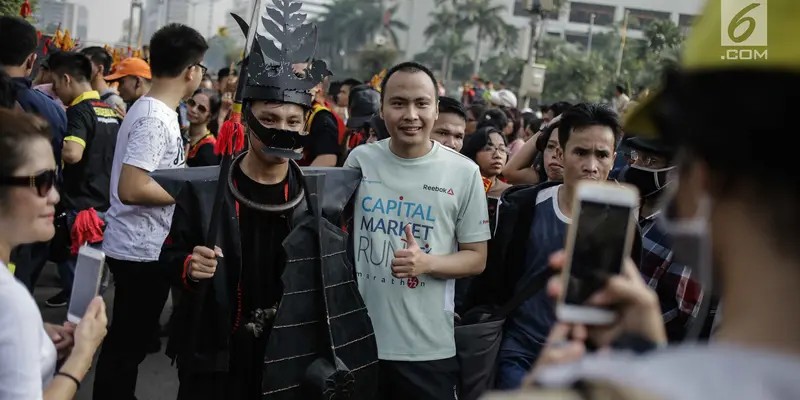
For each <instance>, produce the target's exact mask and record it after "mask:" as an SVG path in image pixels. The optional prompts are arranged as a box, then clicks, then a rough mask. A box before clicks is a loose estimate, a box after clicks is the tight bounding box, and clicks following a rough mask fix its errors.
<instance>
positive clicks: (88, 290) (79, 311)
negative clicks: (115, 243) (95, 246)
mask: <svg viewBox="0 0 800 400" xmlns="http://www.w3.org/2000/svg"><path fill="white" fill-rule="evenodd" d="M104 262H105V260H103V259H97V258H93V257H89V256H88V255H86V254H84V253H83V252H79V253H78V261H77V264H76V265H75V280H74V281H73V282H72V295H71V297H70V300H69V311H68V314H69V315H71V316H74V317H76V318H83V315H84V314H86V309H87V308H89V303H91V302H92V299H94V298H95V297H96V296H97V293H98V290H99V289H100V274H101V273H102V271H103V263H104Z"/></svg>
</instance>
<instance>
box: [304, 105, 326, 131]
mask: <svg viewBox="0 0 800 400" xmlns="http://www.w3.org/2000/svg"><path fill="white" fill-rule="evenodd" d="M322 110H325V111H331V110H328V108H327V107H325V106H323V105H322V104H319V103H314V108H312V109H311V115H310V116H309V117H308V122H306V132H311V122H312V121H314V117H315V116H316V115H317V113H318V112H320V111H322Z"/></svg>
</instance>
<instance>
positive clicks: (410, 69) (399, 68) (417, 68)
mask: <svg viewBox="0 0 800 400" xmlns="http://www.w3.org/2000/svg"><path fill="white" fill-rule="evenodd" d="M395 72H405V73H409V74H413V73H415V72H424V73H425V75H428V77H429V78H431V82H433V93H434V99H438V98H439V82H438V81H437V80H436V77H435V76H433V72H432V71H431V70H430V69H429V68H428V67H426V66H424V65H422V64H420V63H416V62H413V61H406V62H402V63H400V64H397V65H395V66H394V67H392V68H391V69H390V70H389V71H388V72H386V77H385V78H383V81H382V82H381V103H383V96H384V94H385V93H386V83H387V82H389V78H391V77H392V75H394V74H395Z"/></svg>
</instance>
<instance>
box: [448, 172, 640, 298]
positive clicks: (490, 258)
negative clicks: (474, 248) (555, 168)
mask: <svg viewBox="0 0 800 400" xmlns="http://www.w3.org/2000/svg"><path fill="white" fill-rule="evenodd" d="M560 184H561V182H544V183H541V184H538V185H524V186H512V187H510V188H508V189H507V190H506V191H505V192H503V194H502V196H500V206H499V207H498V210H497V229H496V230H495V232H494V236H493V237H492V239H491V240H490V241H489V252H488V254H487V257H486V269H485V270H484V271H483V273H482V274H481V275H479V276H477V277H476V278H475V279H474V281H473V283H472V285H471V286H470V289H469V292H468V295H467V299H466V301H465V304H464V309H466V310H469V309H470V308H473V307H475V306H482V305H493V306H501V305H503V304H505V303H506V302H508V301H509V300H511V298H512V297H513V296H514V290H515V288H516V286H517V283H518V282H519V280H520V277H521V276H522V274H523V271H524V268H526V265H525V254H526V253H527V251H528V236H529V234H530V231H531V225H532V224H533V215H534V213H533V211H534V205H535V204H536V196H538V195H539V192H540V191H542V190H544V189H546V188H549V187H552V186H556V185H560ZM641 254H642V236H641V232H639V229H638V225H637V231H636V234H635V235H634V240H633V247H632V250H631V255H632V258H633V261H634V262H635V263H636V264H637V265H638V264H639V262H640V259H641Z"/></svg>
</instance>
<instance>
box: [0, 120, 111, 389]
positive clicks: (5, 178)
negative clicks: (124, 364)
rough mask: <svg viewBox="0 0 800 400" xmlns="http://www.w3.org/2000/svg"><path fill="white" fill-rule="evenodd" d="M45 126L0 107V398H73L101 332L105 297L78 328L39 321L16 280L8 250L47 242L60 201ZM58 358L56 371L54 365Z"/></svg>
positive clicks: (94, 303) (103, 331)
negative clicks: (58, 368)
mask: <svg viewBox="0 0 800 400" xmlns="http://www.w3.org/2000/svg"><path fill="white" fill-rule="evenodd" d="M55 180H56V162H55V158H54V157H53V149H52V147H51V145H50V130H49V128H48V126H47V123H46V122H44V121H43V120H41V119H39V118H38V117H35V116H32V115H28V114H24V113H21V112H17V111H14V110H10V109H0V399H3V400H6V399H9V400H10V399H46V400H47V399H71V398H73V397H74V396H75V393H76V392H77V390H78V388H79V386H80V382H81V380H82V379H83V377H84V376H85V375H86V372H87V371H88V370H89V367H90V366H91V364H92V358H93V357H94V353H95V350H97V347H98V346H99V345H100V342H102V340H103V337H105V334H106V323H107V320H106V309H105V303H103V299H102V298H100V297H97V298H95V299H94V300H93V301H92V302H91V304H90V305H89V308H88V310H87V311H86V314H85V315H84V316H83V318H82V319H81V322H80V323H79V324H78V325H77V326H73V325H65V326H55V325H50V324H43V323H42V315H41V313H40V312H39V308H38V307H37V306H36V301H35V300H34V299H33V297H32V296H31V295H30V293H29V292H28V290H27V289H26V288H25V286H23V285H22V284H21V283H20V282H19V281H18V280H16V279H15V278H14V275H13V272H12V271H11V268H13V266H12V265H11V264H10V260H9V258H10V254H11V250H12V249H14V248H15V247H17V246H19V245H22V244H26V243H33V242H45V241H48V240H50V239H51V238H52V237H53V234H54V233H55V227H54V226H53V218H54V216H55V205H56V203H58V201H59V196H58V192H57V191H56V189H55V186H54V185H55ZM59 359H62V360H64V362H63V364H62V366H61V369H60V370H59V371H58V372H56V362H57V360H59Z"/></svg>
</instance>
